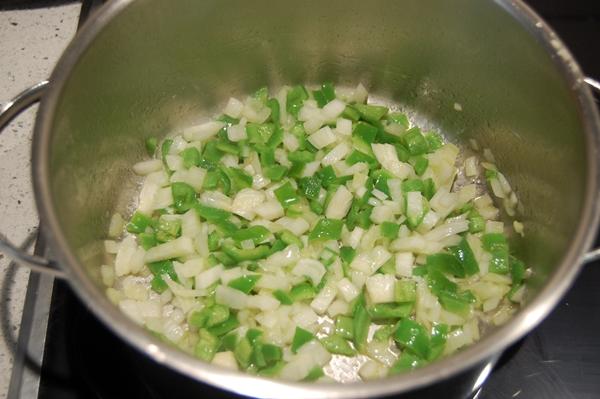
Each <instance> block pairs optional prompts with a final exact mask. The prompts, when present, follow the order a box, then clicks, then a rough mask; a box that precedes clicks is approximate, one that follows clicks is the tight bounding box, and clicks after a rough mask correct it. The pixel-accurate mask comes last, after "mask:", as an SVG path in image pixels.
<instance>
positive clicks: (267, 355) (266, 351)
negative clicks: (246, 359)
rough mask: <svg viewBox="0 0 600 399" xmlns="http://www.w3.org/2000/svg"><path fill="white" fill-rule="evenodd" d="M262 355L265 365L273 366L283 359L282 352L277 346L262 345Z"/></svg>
mask: <svg viewBox="0 0 600 399" xmlns="http://www.w3.org/2000/svg"><path fill="white" fill-rule="evenodd" d="M262 355H263V358H264V359H265V362H266V363H267V364H273V363H276V362H278V361H280V360H281V359H282V358H283V351H282V350H281V348H280V347H279V346H277V345H273V344H263V345H262Z"/></svg>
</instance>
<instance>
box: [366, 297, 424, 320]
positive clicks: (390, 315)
mask: <svg viewBox="0 0 600 399" xmlns="http://www.w3.org/2000/svg"><path fill="white" fill-rule="evenodd" d="M412 310H413V304H412V303H411V302H407V303H378V304H377V305H373V306H371V307H369V308H368V309H367V311H368V312H369V315H370V316H371V319H373V320H377V321H381V320H388V319H399V318H401V317H408V316H410V314H411V312H412Z"/></svg>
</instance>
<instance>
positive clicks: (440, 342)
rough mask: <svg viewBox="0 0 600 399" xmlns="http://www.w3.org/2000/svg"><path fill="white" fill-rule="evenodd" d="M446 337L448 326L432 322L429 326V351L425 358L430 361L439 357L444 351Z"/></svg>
mask: <svg viewBox="0 0 600 399" xmlns="http://www.w3.org/2000/svg"><path fill="white" fill-rule="evenodd" d="M447 337H448V326H447V325H446V324H434V325H433V327H431V334H430V339H431V351H430V352H429V357H428V358H427V360H429V361H432V360H435V359H437V358H439V357H440V356H441V355H442V353H443V352H444V347H445V346H446V338H447Z"/></svg>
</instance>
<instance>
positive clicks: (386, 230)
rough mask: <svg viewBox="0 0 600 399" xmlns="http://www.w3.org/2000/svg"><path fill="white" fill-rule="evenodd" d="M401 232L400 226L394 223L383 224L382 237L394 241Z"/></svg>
mask: <svg viewBox="0 0 600 399" xmlns="http://www.w3.org/2000/svg"><path fill="white" fill-rule="evenodd" d="M399 231H400V225H399V224H398V223H394V222H383V223H381V235H382V236H384V237H385V238H389V239H390V240H394V239H396V238H397V237H398V232H399Z"/></svg>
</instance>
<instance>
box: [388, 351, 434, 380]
mask: <svg viewBox="0 0 600 399" xmlns="http://www.w3.org/2000/svg"><path fill="white" fill-rule="evenodd" d="M425 364H426V362H425V361H424V360H423V359H419V357H417V356H414V355H412V354H410V353H406V352H404V353H402V354H401V355H400V357H399V358H398V360H397V361H396V363H394V364H393V365H392V367H390V370H389V375H396V374H400V373H405V372H407V371H410V370H414V369H416V368H419V367H422V366H424V365H425Z"/></svg>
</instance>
